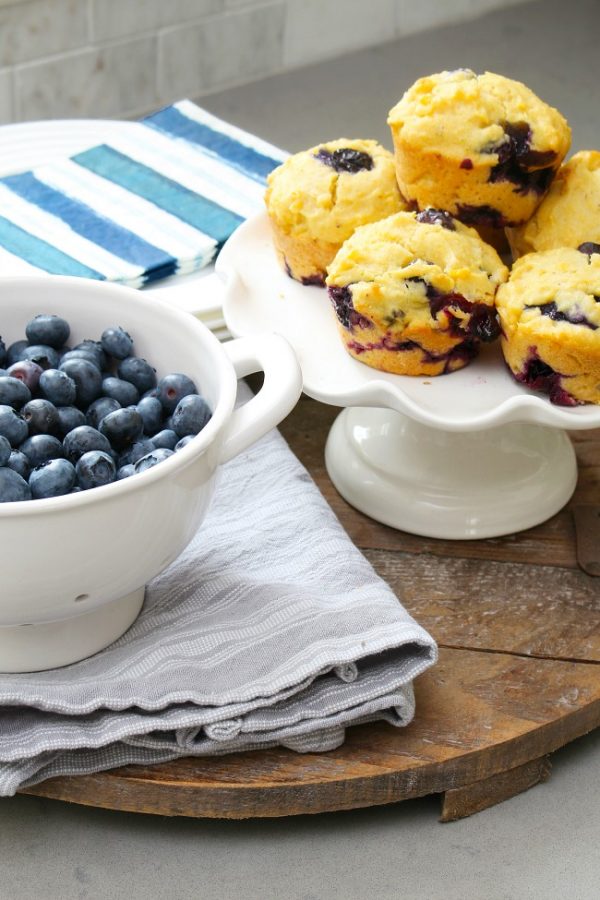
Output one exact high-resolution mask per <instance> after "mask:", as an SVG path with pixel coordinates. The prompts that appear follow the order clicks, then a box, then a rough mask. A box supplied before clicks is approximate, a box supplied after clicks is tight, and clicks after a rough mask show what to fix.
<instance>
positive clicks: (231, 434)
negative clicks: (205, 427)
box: [220, 334, 302, 463]
mask: <svg viewBox="0 0 600 900" xmlns="http://www.w3.org/2000/svg"><path fill="white" fill-rule="evenodd" d="M223 349H224V350H225V352H226V354H227V355H228V357H229V359H230V360H231V362H232V364H233V367H234V369H235V371H236V373H237V376H238V378H244V377H245V376H246V375H251V374H252V373H253V372H264V373H265V380H264V383H263V385H262V387H261V389H260V391H259V392H258V393H257V394H256V396H255V397H252V399H251V400H249V401H248V402H247V403H245V404H244V405H243V406H239V407H238V408H237V409H235V410H234V411H233V413H232V415H231V419H230V420H229V425H228V427H227V433H226V435H225V439H224V442H223V446H222V448H221V456H220V462H222V463H225V462H227V461H228V460H230V459H233V457H234V456H237V455H238V453H241V452H242V450H245V449H246V447H249V446H250V445H251V444H253V443H254V442H255V441H257V440H258V439H259V438H261V437H262V436H263V435H265V434H266V433H267V432H268V431H270V430H271V428H274V427H275V426H276V425H278V424H279V423H280V422H281V420H282V419H285V417H286V416H287V414H288V413H289V412H291V410H292V409H293V408H294V406H295V405H296V403H297V402H298V398H299V397H300V394H301V393H302V372H301V371H300V366H299V365H298V360H297V359H296V355H295V353H294V351H293V350H292V348H291V346H290V345H289V344H288V342H287V341H286V340H285V338H283V337H281V336H280V335H278V334H264V335H257V336H255V335H253V336H252V337H243V338H239V339H237V340H234V341H228V342H227V343H225V344H223Z"/></svg>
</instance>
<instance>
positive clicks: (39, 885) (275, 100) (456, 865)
mask: <svg viewBox="0 0 600 900" xmlns="http://www.w3.org/2000/svg"><path fill="white" fill-rule="evenodd" d="M415 2H420V0H415ZM440 2H442V0H440ZM340 10H343V3H341V2H340ZM599 34H600V3H598V2H597V0H571V2H569V3H566V2H564V0H541V2H537V3H531V4H526V5H522V6H515V7H512V8H509V9H507V10H503V11H500V12H496V13H492V14H490V15H487V16H485V17H483V18H480V19H477V20H475V21H472V22H470V23H463V24H460V25H456V26H451V27H447V28H443V29H437V30H435V31H429V32H425V33H422V34H419V35H415V36H413V37H411V38H405V39H403V40H401V41H396V42H394V43H390V44H387V45H385V46H382V47H378V48H373V49H369V50H365V51H361V52H359V53H355V54H352V55H349V56H346V57H344V58H341V59H339V60H334V61H331V62H327V63H324V64H321V65H318V66H313V67H311V68H309V69H304V70H300V71H298V72H292V73H286V74H282V75H278V76H275V77H272V78H269V79H267V80H265V81H262V82H260V83H258V84H254V85H249V86H245V87H242V88H237V89H234V90H229V91H226V92H223V93H221V94H218V95H213V96H211V97H209V98H203V99H202V100H201V101H200V102H201V103H202V104H203V105H204V106H206V107H207V108H208V109H210V110H211V111H213V112H215V113H216V114H217V115H220V116H222V117H224V118H227V119H229V120H231V121H232V122H234V123H236V124H238V125H240V126H242V127H244V128H247V129H249V130H252V131H254V132H256V133H257V134H260V135H261V136H262V137H264V138H266V139H268V140H270V141H272V142H274V143H276V144H278V145H280V146H282V147H285V148H287V149H289V150H292V151H296V150H300V149H304V148H305V147H308V146H311V145H312V144H315V143H318V142H319V141H323V140H327V139H333V138H337V137H341V136H346V137H373V138H376V139H379V140H381V141H382V142H383V143H385V144H387V145H389V144H390V139H389V133H388V129H387V125H386V115H387V111H388V109H389V108H390V107H391V106H392V105H393V104H394V103H395V102H396V101H397V100H398V99H399V97H400V96H401V94H402V93H403V91H404V90H405V89H406V88H407V87H408V86H409V85H410V84H411V83H412V81H414V79H415V78H417V77H419V76H421V75H425V74H429V73H431V72H436V71H440V70H442V69H455V68H459V67H465V66H466V67H470V68H473V69H476V70H479V71H481V70H484V69H488V70H491V71H496V72H501V73H503V74H506V75H508V76H510V77H513V78H517V79H520V80H522V81H524V82H526V83H527V84H528V85H529V86H530V87H531V88H533V89H534V90H535V91H536V92H537V93H538V94H539V95H540V96H541V97H542V98H543V99H544V100H546V101H548V102H550V103H552V104H553V105H555V106H557V107H558V108H559V109H560V110H561V112H563V113H564V114H565V115H566V116H567V118H568V119H569V121H570V123H571V126H572V128H573V149H574V150H578V149H583V148H588V149H589V148H593V147H597V146H600V134H598V132H599V130H600V122H599V121H598V118H599V116H598V101H597V97H596V91H597V89H598V88H597V86H598V84H600V54H599V53H598V50H597V43H598V36H599ZM599 677H600V669H599ZM598 751H600V731H596V732H595V733H594V734H591V735H588V736H587V737H585V738H582V739H580V740H579V741H576V742H575V743H573V744H571V745H570V746H568V747H566V748H564V749H563V750H561V751H559V752H558V753H556V754H555V755H554V757H553V763H554V768H553V774H552V777H551V779H550V781H549V782H547V783H546V784H543V785H540V786H538V787H536V788H534V789H532V790H530V791H528V792H527V793H524V794H521V795H519V796H518V797H515V798H514V799H512V800H509V801H506V802H505V803H503V804H501V805H499V806H497V807H494V808H493V809H490V810H487V811H485V812H482V813H479V814H478V815H476V816H474V817H472V818H470V819H465V820H462V821H460V822H455V823H453V824H449V825H440V824H439V823H438V822H437V815H438V811H439V804H438V800H437V798H435V797H428V798H424V799H422V800H413V801H408V802H405V803H402V804H397V805H394V806H385V807H377V808H373V809H367V810H358V811H350V812H343V813H335V814H327V815H320V816H312V817H311V816H303V817H298V818H294V819H284V820H281V819H279V820H263V821H261V820H254V821H246V822H227V821H210V820H192V819H167V818H161V817H153V816H141V815H134V814H128V813H118V812H111V811H107V810H98V809H91V808H85V807H79V806H74V805H68V804H63V803H59V802H54V801H47V800H41V799H37V798H33V797H14V798H11V799H5V800H3V801H1V802H0V900H30V898H43V900H54V898H60V900H75V898H78V900H84V898H85V900H95V898H113V897H114V898H124V897H131V898H135V900H137V898H138V897H139V898H142V897H143V898H144V900H153V898H159V897H161V898H162V897H173V898H177V900H179V898H188V897H190V898H192V897H193V898H210V900H212V898H215V900H220V898H231V897H241V898H244V900H254V898H256V900H259V898H260V900H269V898H279V897H285V898H287V900H337V898H339V900H342V898H343V900H362V898H365V897H373V898H377V900H380V898H381V900H387V898H390V900H391V898H397V897H402V896H407V897H412V898H425V900H429V898H432V900H437V898H445V900H467V898H475V900H483V898H485V900H534V898H535V900H538V898H539V900H542V898H543V900H554V898H568V900H592V898H593V900H596V898H597V897H598V896H599V888H598V883H599V881H600V853H599V851H598V843H599V836H600V804H599V803H598V783H599V782H600V755H599V753H598Z"/></svg>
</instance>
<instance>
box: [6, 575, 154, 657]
mask: <svg viewBox="0 0 600 900" xmlns="http://www.w3.org/2000/svg"><path fill="white" fill-rule="evenodd" d="M144 592H145V588H144V587H141V588H137V589H136V590H135V591H132V592H131V593H130V594H126V595H125V596H124V597H119V598H118V599H117V600H112V601H111V602H110V603H105V604H104V605H103V606H99V607H97V608H96V609H93V610H91V611H90V612H82V613H80V614H79V615H77V616H73V618H71V619H61V620H60V621H58V622H43V623H40V624H39V625H33V624H32V625H29V624H23V625H5V626H3V627H0V672H3V673H8V672H41V671H43V670H44V669H55V668H58V667H59V666H68V665H70V664H71V663H74V662H78V661H79V660H80V659H85V658H86V657H88V656H92V655H93V654H94V653H98V652H99V651H100V650H104V648H105V647H108V645H109V644H112V642H113V641H116V640H117V638H119V637H121V635H122V634H124V633H125V632H126V631H127V629H128V628H129V627H130V626H131V625H132V624H133V623H134V622H135V620H136V619H137V617H138V615H139V612H140V610H141V608H142V604H143V602H144Z"/></svg>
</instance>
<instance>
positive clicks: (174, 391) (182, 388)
mask: <svg viewBox="0 0 600 900" xmlns="http://www.w3.org/2000/svg"><path fill="white" fill-rule="evenodd" d="M197 393H198V391H197V390H196V385H195V384H194V382H193V381H192V379H191V378H188V376H187V375H181V374H180V373H179V372H173V373H171V374H170V375H165V376H164V378H161V379H160V381H159V382H158V384H157V386H156V396H157V397H158V399H159V400H160V402H161V403H162V405H163V409H164V410H165V412H166V413H168V414H169V415H170V414H171V413H172V412H173V410H174V409H175V407H176V406H177V404H178V403H179V401H180V400H181V399H182V398H183V397H187V396H188V395H189V394H197Z"/></svg>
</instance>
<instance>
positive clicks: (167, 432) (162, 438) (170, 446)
mask: <svg viewBox="0 0 600 900" xmlns="http://www.w3.org/2000/svg"><path fill="white" fill-rule="evenodd" d="M178 440H179V435H178V434H177V432H175V431H173V429H172V428H163V430H162V431H159V432H158V434H155V435H153V437H152V443H153V444H154V446H155V447H156V448H157V449H158V448H159V447H163V448H164V449H165V450H174V449H175V444H176V443H177V442H178Z"/></svg>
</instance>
